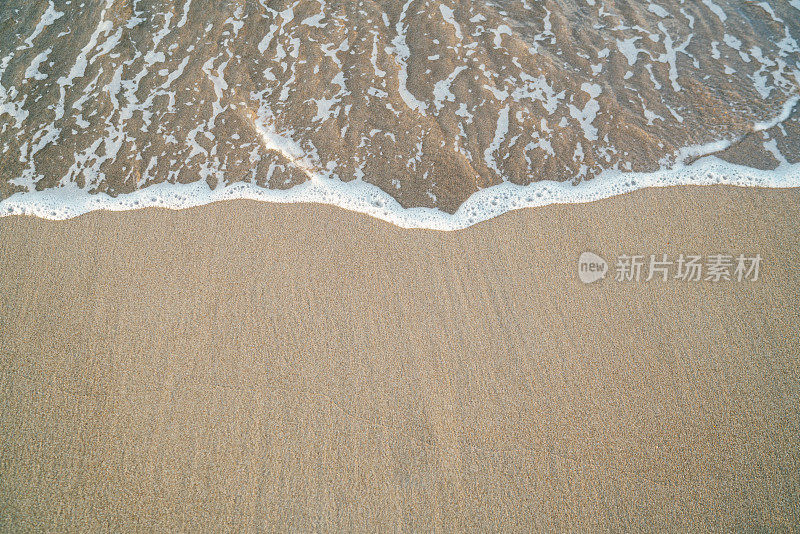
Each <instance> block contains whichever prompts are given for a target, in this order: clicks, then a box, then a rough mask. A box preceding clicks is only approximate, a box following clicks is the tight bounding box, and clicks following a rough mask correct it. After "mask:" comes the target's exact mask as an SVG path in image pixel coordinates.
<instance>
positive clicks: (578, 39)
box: [0, 0, 800, 229]
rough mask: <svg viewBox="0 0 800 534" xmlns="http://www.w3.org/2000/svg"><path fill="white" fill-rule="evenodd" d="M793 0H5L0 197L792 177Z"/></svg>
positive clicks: (1, 205)
mask: <svg viewBox="0 0 800 534" xmlns="http://www.w3.org/2000/svg"><path fill="white" fill-rule="evenodd" d="M799 30H800V0H790V1H789V2H768V1H761V2H758V1H745V0H714V1H712V0H687V1H685V2H681V3H675V2H667V1H665V0H654V1H649V2H648V1H645V2H631V1H627V0H590V1H587V2H582V1H580V2H579V1H577V0H568V1H563V0H562V1H555V0H540V1H535V0H519V1H511V0H508V1H494V2H491V1H486V0H460V1H455V0H450V1H444V0H442V1H434V0H428V1H423V0H407V1H404V2H394V1H388V0H385V1H372V2H350V1H330V0H288V1H287V0H278V1H267V0H260V1H258V2H256V1H243V0H239V1H230V2H213V3H208V2H200V1H197V0H195V1H194V2H193V1H192V0H180V1H177V2H174V1H151V0H140V1H124V0H116V1H115V0H103V1H87V2H85V3H81V4H78V3H75V2H72V3H67V2H63V1H61V2H58V1H54V0H49V1H47V2H22V1H18V0H10V1H8V2H4V3H3V4H2V5H0V215H8V214H17V213H27V214H33V215H37V216H40V217H49V218H66V217H72V216H75V215H79V214H81V213H85V212H87V211H92V210H97V209H134V208H137V207H144V206H164V207H171V208H181V207H188V206H193V205H199V204H205V203H208V202H212V201H215V200H221V199H227V198H254V199H259V200H265V201H275V202H323V203H329V204H335V205H338V206H342V207H344V208H347V209H352V210H356V211H360V212H363V213H367V214H369V215H372V216H376V217H380V218H382V219H385V220H388V221H391V222H393V223H395V224H399V225H401V226H405V227H425V228H439V229H456V228H463V227H466V226H469V225H470V224H473V223H475V222H478V221H482V220H485V219H488V218H490V217H493V216H496V215H498V214H500V213H503V212H506V211H509V210H512V209H517V208H521V207H526V206H539V205H544V204H549V203H555V202H586V201H591V200H596V199H599V198H605V197H608V196H611V195H615V194H620V193H624V192H627V191H631V190H634V189H639V188H642V187H652V186H665V185H676V184H709V183H731V184H735V185H743V186H764V187H796V186H800V167H798V164H799V163H800V110H799V109H798V107H799V106H798V105H797V104H798V95H800V46H798V43H797V41H796V39H795V36H796V35H800V31H799Z"/></svg>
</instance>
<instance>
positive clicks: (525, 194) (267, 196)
mask: <svg viewBox="0 0 800 534" xmlns="http://www.w3.org/2000/svg"><path fill="white" fill-rule="evenodd" d="M281 148H283V147H281ZM715 184H728V185H734V186H742V187H769V188H787V187H800V164H793V165H788V164H783V165H781V166H780V167H778V168H777V169H776V170H773V171H763V170H758V169H752V168H750V167H744V166H741V165H734V164H731V163H727V162H724V161H722V160H720V159H718V158H715V157H713V156H709V157H706V158H703V159H701V160H698V161H697V162H695V163H694V164H692V165H688V166H685V167H681V168H677V169H672V170H662V171H657V172H653V173H633V172H625V173H624V172H620V171H606V172H604V173H602V174H601V175H600V176H598V177H597V178H595V179H593V180H589V181H586V182H581V183H580V184H578V185H571V184H570V183H566V182H552V181H541V182H535V183H533V184H531V185H528V186H521V185H516V184H513V183H510V182H504V183H502V184H499V185H495V186H492V187H488V188H486V189H482V190H481V191H478V192H477V193H475V194H473V195H472V196H471V197H469V199H467V201H466V202H464V204H463V205H462V206H461V207H460V208H459V209H458V211H456V212H455V213H454V214H452V215H451V214H448V213H445V212H443V211H440V210H438V209H432V208H403V207H402V206H401V205H400V204H399V203H398V202H397V200H395V199H394V198H392V197H391V196H389V194H387V193H386V192H384V191H382V190H381V189H379V188H378V187H377V186H374V185H371V184H368V183H366V182H364V181H362V180H353V181H351V182H342V181H339V180H336V179H330V178H324V177H321V176H315V178H314V179H313V180H309V181H307V182H304V183H302V184H300V185H297V186H295V187H292V188H291V189H287V190H276V189H265V188H262V187H259V186H256V185H253V184H251V183H236V184H232V185H228V186H225V187H218V188H216V189H211V188H210V187H209V186H208V184H207V183H206V182H205V181H199V182H193V183H190V184H168V183H162V184H157V185H153V186H150V187H147V188H145V189H141V190H139V191H136V192H133V193H129V194H124V195H119V196H117V197H110V196H108V195H106V194H104V193H98V194H90V193H88V192H87V191H86V190H83V189H80V188H78V187H77V186H76V185H75V184H73V183H68V184H65V185H64V186H63V187H61V188H57V189H45V190H43V191H33V192H29V193H15V194H14V195H12V196H10V197H9V198H7V199H5V200H3V201H2V202H0V216H5V215H33V216H37V217H42V218H45V219H56V220H62V219H69V218H72V217H77V216H78V215H82V214H84V213H89V212H92V211H97V210H110V211H125V210H132V209H138V208H145V207H161V208H169V209H183V208H190V207H194V206H201V205H205V204H209V203H212V202H217V201H221V200H233V199H251V200H259V201H263V202H276V203H320V204H330V205H334V206H339V207H341V208H344V209H347V210H351V211H356V212H360V213H364V214H366V215H370V216H372V217H376V218H378V219H381V220H384V221H387V222H390V223H392V224H395V225H397V226H400V227H403V228H426V229H432V230H444V231H452V230H460V229H463V228H467V227H469V226H472V225H473V224H476V223H479V222H482V221H486V220H488V219H491V218H493V217H497V216H498V215H502V214H503V213H506V212H509V211H513V210H517V209H521V208H528V207H537V206H546V205H549V204H572V203H583V202H592V201H595V200H601V199H604V198H608V197H612V196H615V195H620V194H623V193H628V192H631V191H636V190H638V189H645V188H649V187H666V186H673V185H715Z"/></svg>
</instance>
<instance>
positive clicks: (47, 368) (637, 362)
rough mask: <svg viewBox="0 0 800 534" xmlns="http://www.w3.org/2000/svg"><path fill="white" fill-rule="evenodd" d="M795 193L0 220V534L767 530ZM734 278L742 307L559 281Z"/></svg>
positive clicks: (794, 463) (784, 477)
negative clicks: (696, 261) (703, 270)
mask: <svg viewBox="0 0 800 534" xmlns="http://www.w3.org/2000/svg"><path fill="white" fill-rule="evenodd" d="M798 221H800V189H796V188H793V189H760V188H740V187H733V186H708V187H695V186H678V187H667V188H662V189H652V188H651V189H642V190H638V191H634V192H631V193H627V194H624V195H618V196H614V197H611V198H607V199H605V200H600V201H597V202H590V203H584V204H567V205H564V204H553V205H550V206H545V207H540V208H536V209H523V210H516V211H512V212H508V213H505V214H504V215H503V216H502V217H496V218H493V219H490V220H488V221H485V222H483V223H481V224H476V225H473V226H470V227H468V228H465V229H463V230H461V231H458V232H436V231H428V230H412V231H409V230H405V229H402V228H400V227H398V226H394V225H392V224H389V223H387V222H385V221H381V220H378V219H376V218H373V217H369V216H366V215H363V214H358V213H354V212H352V211H346V210H341V209H339V208H336V207H333V206H329V205H313V206H311V205H307V204H263V203H260V202H254V201H241V200H240V201H236V202H235V203H233V202H220V203H215V204H211V205H207V206H202V207H196V208H188V209H185V210H179V211H170V210H166V209H152V208H148V209H139V210H133V211H128V212H125V213H120V212H107V211H96V212H92V213H88V214H85V215H82V216H80V217H77V218H74V219H69V220H65V221H54V220H46V219H37V218H31V217H21V216H10V217H3V218H0V295H1V296H2V297H0V331H2V332H3V333H4V334H3V336H0V358H1V359H0V361H1V362H2V364H0V429H2V433H3V435H4V436H6V439H5V440H4V443H3V445H0V447H2V458H3V462H2V463H0V509H2V512H0V516H1V518H2V521H1V522H0V524H4V525H6V527H7V528H9V529H11V530H17V529H25V528H39V529H44V530H65V529H66V530H81V531H97V530H179V529H184V530H186V529H189V530H206V529H211V528H226V529H267V530H304V531H307V530H314V529H316V530H324V531H328V530H348V531H367V530H369V531H375V530H381V531H388V530H448V531H449V530H461V531H463V530H504V531H526V530H530V529H535V530H544V529H549V530H590V531H599V530H643V529H647V530H666V531H686V530H726V529H734V530H754V529H766V530H792V529H794V528H797V525H798V524H800V508H799V507H798V505H797V503H798V502H800V480H798V478H797V476H796V473H797V472H800V439H799V438H798V436H800V427H799V426H798V421H800V408H799V407H800V389H799V388H798V377H800V367H798V356H797V355H798V354H800V336H798V329H800V311H798V309H797V302H798V300H800V289H798V288H800V268H799V267H800V256H798V250H800V223H798ZM584 251H592V252H594V253H597V254H599V255H600V256H602V257H604V258H606V259H608V260H611V259H612V258H614V257H618V256H620V255H622V254H643V255H649V254H657V255H660V254H668V255H669V256H670V257H675V256H677V255H679V254H703V255H704V256H709V255H713V254H717V253H725V254H734V253H739V252H742V253H747V254H755V253H759V254H761V255H762V256H763V257H764V268H763V272H762V273H761V277H760V278H759V280H758V281H754V282H742V283H739V282H736V281H729V282H720V283H713V282H698V283H688V282H682V281H679V280H669V281H666V282H661V281H658V280H653V281H650V282H641V283H635V282H631V283H624V282H616V281H614V280H613V279H611V278H607V279H605V280H603V281H601V282H598V283H596V284H591V285H585V284H583V283H581V282H580V281H579V279H578V274H577V260H578V257H579V255H580V254H581V253H582V252H584Z"/></svg>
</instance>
